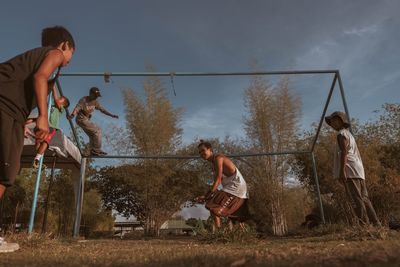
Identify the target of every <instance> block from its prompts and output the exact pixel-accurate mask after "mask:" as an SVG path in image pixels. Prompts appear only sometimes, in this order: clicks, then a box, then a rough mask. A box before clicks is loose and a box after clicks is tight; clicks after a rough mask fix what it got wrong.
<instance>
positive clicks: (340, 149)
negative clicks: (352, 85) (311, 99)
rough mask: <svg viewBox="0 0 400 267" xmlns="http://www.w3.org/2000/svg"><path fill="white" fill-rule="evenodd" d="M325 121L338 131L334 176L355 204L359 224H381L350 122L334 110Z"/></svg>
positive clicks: (341, 113) (342, 114)
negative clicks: (372, 201) (350, 128)
mask: <svg viewBox="0 0 400 267" xmlns="http://www.w3.org/2000/svg"><path fill="white" fill-rule="evenodd" d="M325 121H326V123H327V124H328V125H329V126H331V127H332V128H333V129H334V130H336V131H337V132H338V134H337V146H336V153H335V159H334V171H335V176H336V177H337V178H339V180H340V182H342V183H343V185H344V186H345V187H346V192H347V194H348V196H349V198H350V199H351V200H352V201H353V203H354V204H355V209H354V210H355V212H356V214H357V217H358V219H359V221H360V223H361V224H363V225H366V224H369V223H370V222H372V223H373V224H374V225H375V226H381V223H380V221H379V219H378V217H377V216H376V212H375V209H374V207H373V206H372V203H371V201H370V199H369V197H368V191H367V187H366V185H365V173H364V166H363V163H362V160H361V156H360V152H359V151H358V147H357V144H356V141H355V139H354V137H353V135H352V134H351V132H350V131H349V127H350V122H349V120H348V118H347V116H346V114H344V113H343V112H340V111H335V112H333V113H332V114H331V115H330V116H327V117H325Z"/></svg>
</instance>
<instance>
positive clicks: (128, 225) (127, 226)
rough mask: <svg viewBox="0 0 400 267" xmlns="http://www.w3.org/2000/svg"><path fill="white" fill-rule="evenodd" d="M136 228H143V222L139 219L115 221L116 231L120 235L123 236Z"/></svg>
mask: <svg viewBox="0 0 400 267" xmlns="http://www.w3.org/2000/svg"><path fill="white" fill-rule="evenodd" d="M135 230H143V223H142V222H139V221H126V222H115V223H114V231H115V233H116V234H118V235H120V236H121V238H122V237H123V236H124V235H125V234H126V233H129V232H132V231H135Z"/></svg>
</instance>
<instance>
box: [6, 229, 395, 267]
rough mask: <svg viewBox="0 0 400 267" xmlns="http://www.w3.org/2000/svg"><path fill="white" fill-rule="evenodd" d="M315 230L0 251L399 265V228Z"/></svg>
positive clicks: (122, 259) (25, 258) (110, 261)
mask: <svg viewBox="0 0 400 267" xmlns="http://www.w3.org/2000/svg"><path fill="white" fill-rule="evenodd" d="M316 234H317V235H314V236H308V237H307V236H293V237H287V238H273V239H272V238H261V239H254V240H242V241H236V242H230V243H222V242H215V243H209V242H205V241H204V240H203V241H200V240H197V239H193V238H191V239H175V240H161V239H152V240H148V241H146V240H61V239H49V238H43V237H40V236H31V237H28V236H26V235H23V236H13V237H10V238H11V239H16V241H18V242H19V243H20V245H21V249H20V251H18V252H15V253H7V254H0V266H40V267H44V266H193V267H196V266H199V267H200V266H201V267H205V266H400V233H398V232H389V231H385V232H384V233H383V234H382V233H381V232H379V233H376V232H374V233H371V232H367V233H365V232H364V233H362V234H360V233H359V232H357V231H349V232H347V233H345V234H343V233H339V234H338V233H334V234H326V233H322V232H320V233H316ZM318 234H319V235H318ZM10 238H9V239H10Z"/></svg>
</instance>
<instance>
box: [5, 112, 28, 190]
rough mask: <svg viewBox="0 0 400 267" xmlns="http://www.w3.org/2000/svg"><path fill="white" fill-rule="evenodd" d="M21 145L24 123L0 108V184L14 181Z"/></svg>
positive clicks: (18, 167)
mask: <svg viewBox="0 0 400 267" xmlns="http://www.w3.org/2000/svg"><path fill="white" fill-rule="evenodd" d="M23 147H24V125H22V124H21V123H20V122H18V121H16V120H15V119H14V118H13V117H11V116H10V115H8V114H7V113H5V112H4V111H3V110H1V109H0V184H2V185H4V186H11V185H12V184H13V183H14V180H15V178H16V176H17V174H18V172H19V169H20V162H21V154H22V149H23Z"/></svg>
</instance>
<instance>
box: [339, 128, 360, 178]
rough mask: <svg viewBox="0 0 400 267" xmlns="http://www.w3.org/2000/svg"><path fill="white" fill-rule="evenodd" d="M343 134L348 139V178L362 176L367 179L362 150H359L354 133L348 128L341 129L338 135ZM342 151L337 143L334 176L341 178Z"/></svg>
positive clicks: (345, 169) (346, 172)
mask: <svg viewBox="0 0 400 267" xmlns="http://www.w3.org/2000/svg"><path fill="white" fill-rule="evenodd" d="M339 135H341V136H343V137H344V138H346V140H347V141H348V144H347V146H346V151H347V161H346V166H345V168H344V171H345V174H346V178H361V179H365V173H364V166H363V163H362V160H361V156H360V152H359V151H358V147H357V144H356V141H355V139H354V137H353V135H352V134H351V133H350V131H349V130H348V129H342V130H340V131H339V134H338V136H339ZM341 153H342V152H341V151H340V147H339V144H337V146H336V149H335V157H334V164H333V165H334V166H333V171H334V176H335V178H339V175H340V156H341Z"/></svg>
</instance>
